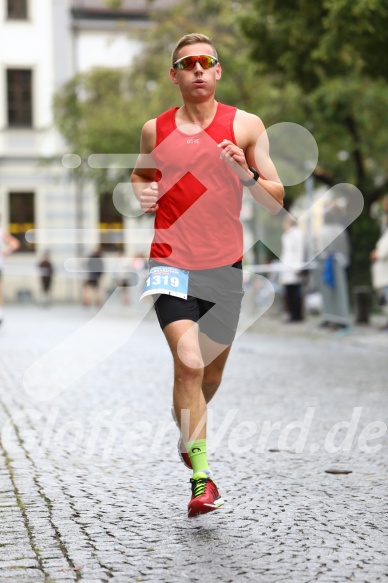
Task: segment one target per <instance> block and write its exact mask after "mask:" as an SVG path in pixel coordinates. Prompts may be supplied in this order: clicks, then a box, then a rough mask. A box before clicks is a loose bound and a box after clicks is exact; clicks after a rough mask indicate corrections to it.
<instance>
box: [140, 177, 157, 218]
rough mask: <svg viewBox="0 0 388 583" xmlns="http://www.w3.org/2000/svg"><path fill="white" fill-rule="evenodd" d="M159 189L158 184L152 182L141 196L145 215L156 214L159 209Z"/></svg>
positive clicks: (141, 204)
mask: <svg viewBox="0 0 388 583" xmlns="http://www.w3.org/2000/svg"><path fill="white" fill-rule="evenodd" d="M158 199H159V188H158V183H157V182H151V184H150V185H149V186H147V188H145V189H144V190H143V192H142V193H141V196H140V206H141V210H142V211H143V213H155V212H156V211H157V210H158V208H159V205H158Z"/></svg>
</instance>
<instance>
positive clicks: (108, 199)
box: [100, 192, 123, 251]
mask: <svg viewBox="0 0 388 583" xmlns="http://www.w3.org/2000/svg"><path fill="white" fill-rule="evenodd" d="M122 229H123V215H122V214H121V213H120V212H119V211H118V210H117V208H116V207H115V205H114V204H113V200H112V194H111V193H110V192H109V193H107V194H103V195H102V196H101V198H100V243H101V249H102V250H103V251H118V250H121V249H123V233H122Z"/></svg>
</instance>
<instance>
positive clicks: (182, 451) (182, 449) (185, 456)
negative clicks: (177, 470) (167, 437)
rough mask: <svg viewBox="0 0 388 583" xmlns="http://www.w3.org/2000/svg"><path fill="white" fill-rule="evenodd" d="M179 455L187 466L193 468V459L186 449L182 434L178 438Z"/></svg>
mask: <svg viewBox="0 0 388 583" xmlns="http://www.w3.org/2000/svg"><path fill="white" fill-rule="evenodd" d="M178 455H179V457H180V458H181V462H183V463H184V464H185V466H186V468H189V469H190V470H192V469H193V466H192V465H191V459H190V457H189V454H188V453H187V451H186V448H185V444H184V443H183V439H182V436H180V438H179V439H178Z"/></svg>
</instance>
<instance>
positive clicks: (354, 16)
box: [242, 0, 388, 281]
mask: <svg viewBox="0 0 388 583" xmlns="http://www.w3.org/2000/svg"><path fill="white" fill-rule="evenodd" d="M242 27H243V30H244V33H245V35H246V37H247V38H248V39H249V41H250V44H251V52H250V57H251V58H252V60H253V61H254V62H256V63H257V71H260V72H261V73H263V74H264V75H267V76H268V75H269V76H270V77H271V82H272V84H273V87H274V88H278V89H279V90H281V94H280V95H278V97H279V99H278V100H277V99H274V100H273V101H272V103H271V105H270V108H271V111H272V115H274V117H275V118H278V119H279V118H280V116H281V112H282V111H284V110H285V109H286V110H287V111H288V114H289V115H290V118H289V120H288V121H297V122H299V123H302V125H304V126H305V127H307V128H308V129H309V130H310V131H311V132H312V133H313V135H314V137H315V139H316V140H317V143H318V146H319V164H318V167H317V168H316V169H315V171H314V175H315V177H316V178H317V179H318V180H319V181H321V182H323V183H324V184H326V185H328V186H334V185H335V184H338V183H339V182H350V183H352V184H354V185H356V186H357V187H358V188H359V189H360V191H361V192H362V194H363V196H364V201H365V211H364V213H363V214H362V215H361V217H360V218H359V219H358V220H357V221H356V222H355V223H354V224H353V225H352V228H351V236H352V240H353V280H355V281H368V279H369V251H370V250H371V249H372V248H373V245H374V242H375V240H376V238H377V236H378V230H377V228H376V225H375V224H374V223H373V222H372V221H371V220H370V218H369V209H370V206H371V204H372V203H374V202H375V201H376V200H377V199H378V198H379V197H380V196H381V195H382V194H384V193H386V192H387V190H388V158H387V156H386V151H387V148H388V133H387V131H386V127H387V121H388V119H387V118H388V114H387V112H388V62H387V59H386V57H385V55H386V43H387V32H386V31H387V27H388V2H387V0H323V1H322V2H309V1H308V0H292V1H289V0H287V1H285V0H271V1H270V2H268V1H267V0H252V11H251V13H250V14H249V18H248V17H244V18H243V20H242ZM275 95H276V91H275ZM295 100H297V101H298V102H299V110H298V111H296V110H295V109H294V107H293V104H295ZM360 241H362V244H361V245H360Z"/></svg>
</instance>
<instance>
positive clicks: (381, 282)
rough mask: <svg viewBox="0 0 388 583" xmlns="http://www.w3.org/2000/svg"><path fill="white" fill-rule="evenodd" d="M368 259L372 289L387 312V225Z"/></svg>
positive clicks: (387, 325) (387, 326) (387, 324)
mask: <svg viewBox="0 0 388 583" xmlns="http://www.w3.org/2000/svg"><path fill="white" fill-rule="evenodd" d="M387 201H388V198H387ZM387 216H388V208H387ZM370 258H371V261H372V285H373V288H374V289H375V290H376V291H377V292H378V293H382V294H383V296H384V303H385V310H388V224H387V226H386V227H385V231H384V232H383V234H382V235H381V237H380V239H379V240H378V241H377V243H376V247H375V249H373V251H372V252H371V254H370ZM382 330H388V321H387V323H386V324H385V325H384V326H383V327H382Z"/></svg>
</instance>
